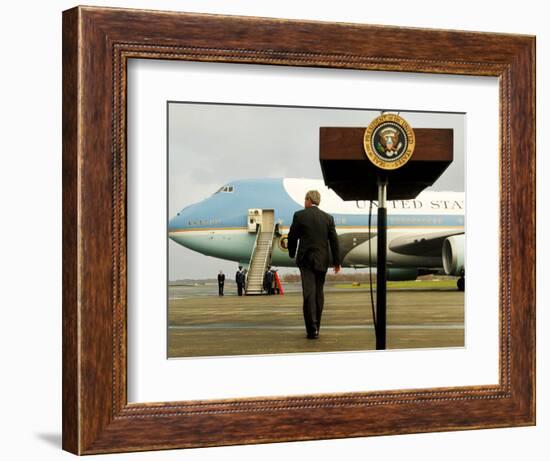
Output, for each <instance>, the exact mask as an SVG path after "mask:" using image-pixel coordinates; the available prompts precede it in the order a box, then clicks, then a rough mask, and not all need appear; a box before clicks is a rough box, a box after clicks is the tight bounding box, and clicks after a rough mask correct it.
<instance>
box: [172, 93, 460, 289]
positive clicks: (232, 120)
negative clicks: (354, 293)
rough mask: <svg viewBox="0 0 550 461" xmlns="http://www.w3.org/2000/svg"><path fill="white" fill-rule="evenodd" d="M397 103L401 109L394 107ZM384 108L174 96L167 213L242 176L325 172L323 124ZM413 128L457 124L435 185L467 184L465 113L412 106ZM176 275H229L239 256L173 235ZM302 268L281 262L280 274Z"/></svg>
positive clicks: (358, 123)
mask: <svg viewBox="0 0 550 461" xmlns="http://www.w3.org/2000/svg"><path fill="white" fill-rule="evenodd" d="M396 110H397V109H396ZM378 115H380V110H352V109H325V108H302V107H299V108H296V107H282V106H267V107H265V106H249V105H222V104H200V103H181V102H171V103H169V105H168V159H169V171H168V213H169V218H171V217H173V216H174V215H175V214H176V213H177V212H178V211H179V210H181V209H182V208H183V207H185V206H187V205H189V204H191V203H195V202H198V201H200V200H203V199H205V198H206V197H208V196H210V195H211V194H213V193H214V192H215V191H216V190H217V189H219V187H220V186H222V185H223V184H225V183H227V182H230V181H233V180H236V179H243V178H258V177H293V178H300V177H303V178H313V179H323V175H322V172H321V167H320V164H319V127H321V126H346V127H366V126H367V125H368V124H369V122H370V121H371V120H372V119H374V118H375V117H377V116H378ZM401 115H402V116H403V117H405V118H406V120H407V121H408V122H409V123H410V124H411V126H412V127H413V128H452V129H454V161H453V163H452V164H451V166H450V167H449V168H448V169H447V171H445V173H444V174H443V175H442V176H441V178H439V180H438V181H437V182H436V183H435V184H434V186H433V187H432V188H431V189H432V190H452V191H464V123H465V116H464V114H447V113H420V112H406V111H404V110H402V109H401ZM168 253H169V254H168V257H169V272H168V277H169V279H170V280H176V279H184V278H212V277H215V275H216V274H217V273H218V271H219V270H220V269H222V270H223V271H224V272H225V273H226V274H228V275H229V276H230V277H233V275H234V272H235V270H236V263H234V262H231V261H224V260H220V259H217V258H212V257H209V256H204V255H202V254H200V253H196V252H194V251H191V250H188V249H187V248H184V247H182V246H181V245H177V244H175V243H174V242H172V241H170V242H169V245H168ZM294 271H297V269H295V270H292V269H286V270H283V269H281V271H280V272H281V273H284V272H294Z"/></svg>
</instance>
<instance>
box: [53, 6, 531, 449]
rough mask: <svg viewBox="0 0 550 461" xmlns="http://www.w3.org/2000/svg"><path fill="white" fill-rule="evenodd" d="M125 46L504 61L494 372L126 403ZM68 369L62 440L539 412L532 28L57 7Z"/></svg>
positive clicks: (485, 72)
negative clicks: (453, 381)
mask: <svg viewBox="0 0 550 461" xmlns="http://www.w3.org/2000/svg"><path fill="white" fill-rule="evenodd" d="M131 58H145V59H168V60H191V61H209V62H230V63H253V64H259V65H260V64H271V65H282V66H313V67H326V68H344V69H364V70H384V71H407V72H416V73H435V74H454V75H481V76H494V77H498V78H499V88H500V90H499V91H500V120H499V124H500V134H499V135H500V145H499V150H500V179H501V187H500V229H501V233H500V274H499V276H500V284H499V304H500V306H499V309H500V320H499V322H500V330H499V339H500V343H499V376H500V379H499V383H498V385H492V386H462V387H450V388H435V389H415V390H402V391H390V392H388V391H380V392H364V393H339V394H327V395H321V396H320V395H311V396H307V395H306V396H296V397H284V396H280V397H273V398H244V399H243V398H241V399H234V400H232V399H224V400H204V401H188V402H186V401H181V402H162V403H144V404H142V403H140V404H129V403H128V401H127V394H126V370H127V363H126V357H127V349H126V347H127V345H126V334H127V331H126V309H127V306H126V220H125V216H126V215H125V213H126V157H125V154H126V64H127V61H128V59H131ZM62 382H63V394H62V395H63V449H65V450H67V451H70V452H72V453H76V454H93V453H108V452H125V451H140V450H157V449H170V448H182V447H203V446H214V445H234V444H245V443H267V442H277V441H290V440H312V439H327V438H338V437H358V436H370V435H383V434H404V433H414V432H431V431H444V430H465V429H477V428H491V427H508V426H525V425H533V424H535V38H534V37H531V36H520V35H507V34H493V33H477V32H476V33H474V32H458V31H448V30H425V29H409V28H397V27H386V26H372V25H357V24H337V23H321V22H312V21H307V22H306V21H290V20H279V19H266V18H249V17H236V16H235V17H224V16H216V15H201V14H186V13H172V12H158V11H141V10H126V9H110V8H94V7H77V8H73V9H71V10H68V11H65V12H64V13H63V381H62Z"/></svg>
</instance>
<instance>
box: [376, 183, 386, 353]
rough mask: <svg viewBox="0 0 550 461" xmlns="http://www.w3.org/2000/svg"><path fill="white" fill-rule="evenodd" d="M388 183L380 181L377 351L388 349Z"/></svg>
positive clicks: (377, 254)
mask: <svg viewBox="0 0 550 461" xmlns="http://www.w3.org/2000/svg"><path fill="white" fill-rule="evenodd" d="M387 186H388V184H387V182H386V180H382V179H379V180H378V220H377V221H378V222H377V243H378V245H377V249H376V331H375V333H376V349H377V350H383V349H386V273H387V271H386V267H387V263H386V259H387V250H386V248H387V245H386V241H387V235H386V232H387V208H386V197H387Z"/></svg>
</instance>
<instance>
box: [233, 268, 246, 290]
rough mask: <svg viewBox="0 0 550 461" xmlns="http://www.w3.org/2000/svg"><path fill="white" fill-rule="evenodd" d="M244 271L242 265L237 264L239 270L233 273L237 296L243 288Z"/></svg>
mask: <svg viewBox="0 0 550 461" xmlns="http://www.w3.org/2000/svg"><path fill="white" fill-rule="evenodd" d="M244 281H245V278H244V272H243V266H239V270H238V271H237V273H236V274H235V282H237V294H238V295H239V296H242V295H243V288H244Z"/></svg>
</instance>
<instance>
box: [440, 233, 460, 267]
mask: <svg viewBox="0 0 550 461" xmlns="http://www.w3.org/2000/svg"><path fill="white" fill-rule="evenodd" d="M441 256H442V259H443V270H444V271H445V274H447V275H461V274H460V272H461V271H462V269H464V234H460V235H453V236H451V237H447V238H446V239H445V240H444V241H443V250H442V255H441Z"/></svg>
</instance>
